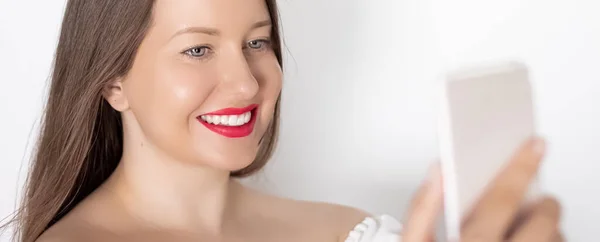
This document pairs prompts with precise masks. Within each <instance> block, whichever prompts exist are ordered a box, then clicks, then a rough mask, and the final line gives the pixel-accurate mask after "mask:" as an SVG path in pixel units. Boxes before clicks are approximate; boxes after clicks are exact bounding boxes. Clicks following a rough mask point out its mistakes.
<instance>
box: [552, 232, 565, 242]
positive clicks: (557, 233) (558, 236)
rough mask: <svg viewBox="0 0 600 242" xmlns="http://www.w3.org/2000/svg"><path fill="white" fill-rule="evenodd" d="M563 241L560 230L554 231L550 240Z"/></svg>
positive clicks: (563, 237) (554, 241) (553, 241)
mask: <svg viewBox="0 0 600 242" xmlns="http://www.w3.org/2000/svg"><path fill="white" fill-rule="evenodd" d="M564 241H565V236H564V235H563V234H562V233H561V232H560V231H558V232H556V234H555V235H554V239H553V240H552V242H564Z"/></svg>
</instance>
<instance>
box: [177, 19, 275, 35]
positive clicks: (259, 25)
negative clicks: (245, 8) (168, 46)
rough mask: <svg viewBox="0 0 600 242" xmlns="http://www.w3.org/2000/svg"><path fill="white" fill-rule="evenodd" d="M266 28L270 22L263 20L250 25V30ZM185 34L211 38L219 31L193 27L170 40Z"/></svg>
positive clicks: (180, 31) (181, 31)
mask: <svg viewBox="0 0 600 242" xmlns="http://www.w3.org/2000/svg"><path fill="white" fill-rule="evenodd" d="M266 26H271V20H263V21H259V22H256V23H254V24H252V26H251V28H250V29H257V28H262V27H266ZM187 33H201V34H207V35H213V36H217V35H220V31H219V30H218V29H215V28H207V27H198V26H193V27H187V28H184V29H182V30H179V31H177V32H176V33H175V34H173V36H172V37H171V39H172V38H175V36H178V35H182V34H187Z"/></svg>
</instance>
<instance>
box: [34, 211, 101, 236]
mask: <svg viewBox="0 0 600 242" xmlns="http://www.w3.org/2000/svg"><path fill="white" fill-rule="evenodd" d="M107 235H108V233H107V231H106V230H104V229H103V228H101V227H100V226H97V225H95V224H94V223H92V222H91V221H90V220H89V219H86V217H85V216H84V215H83V214H81V213H80V211H72V212H70V213H68V214H67V215H66V216H65V217H63V218H61V219H60V220H59V221H58V222H57V223H55V224H53V225H52V226H51V227H50V228H48V229H47V230H46V231H44V233H42V235H41V236H40V237H39V238H38V239H37V240H36V242H82V241H86V242H104V241H111V240H110V239H109V238H107Z"/></svg>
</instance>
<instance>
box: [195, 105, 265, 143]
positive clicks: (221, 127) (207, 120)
mask: <svg viewBox="0 0 600 242" xmlns="http://www.w3.org/2000/svg"><path fill="white" fill-rule="evenodd" d="M257 110H258V105H257V104H252V105H249V106H247V107H243V108H225V109H221V110H217V111H214V112H210V113H206V114H203V115H200V116H198V117H197V120H198V121H199V122H200V123H201V124H203V125H204V126H205V127H206V128H208V129H209V130H210V131H213V132H215V133H217V134H220V135H223V136H225V137H228V138H242V137H246V136H249V135H250V134H252V131H254V124H255V123H256V113H257Z"/></svg>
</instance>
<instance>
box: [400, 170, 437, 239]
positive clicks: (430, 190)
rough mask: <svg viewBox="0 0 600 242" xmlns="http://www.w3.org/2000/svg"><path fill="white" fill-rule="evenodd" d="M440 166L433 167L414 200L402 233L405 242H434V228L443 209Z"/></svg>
mask: <svg viewBox="0 0 600 242" xmlns="http://www.w3.org/2000/svg"><path fill="white" fill-rule="evenodd" d="M441 180H442V179H441V172H440V167H439V165H437V164H436V165H435V166H434V167H432V169H431V170H430V173H429V178H428V180H427V181H426V182H424V183H423V184H422V185H421V187H420V188H419V190H418V191H417V193H416V194H415V197H414V198H413V200H412V202H411V205H410V208H409V210H408V216H407V219H406V220H405V224H404V229H403V231H402V236H403V239H402V241H405V242H412V241H415V242H417V241H418V242H422V241H432V240H433V236H434V234H435V233H434V226H435V223H436V221H437V218H438V215H439V212H440V210H441V207H442V181H441Z"/></svg>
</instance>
